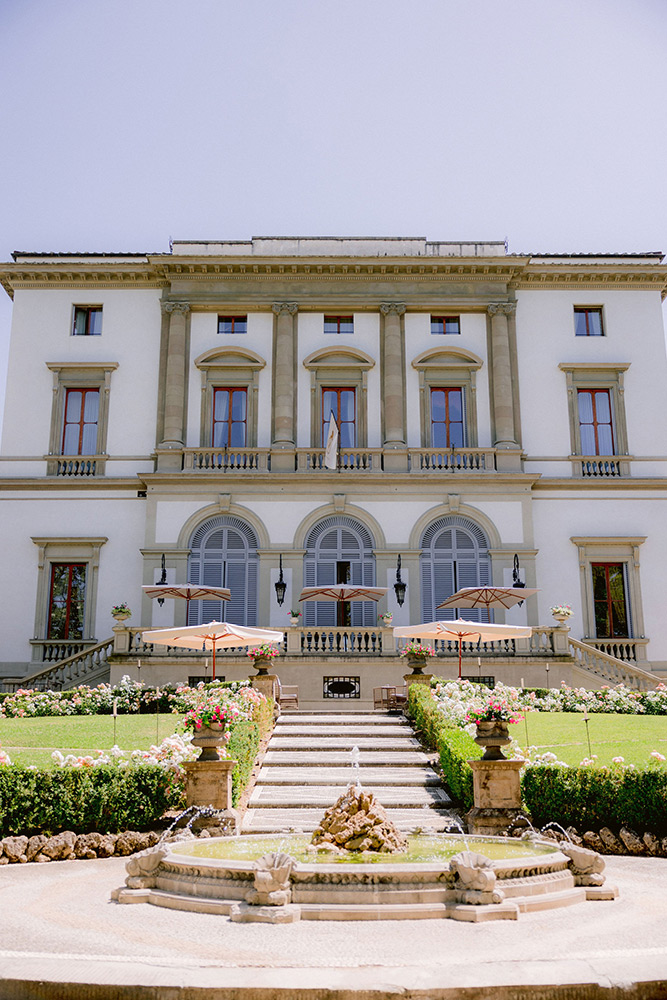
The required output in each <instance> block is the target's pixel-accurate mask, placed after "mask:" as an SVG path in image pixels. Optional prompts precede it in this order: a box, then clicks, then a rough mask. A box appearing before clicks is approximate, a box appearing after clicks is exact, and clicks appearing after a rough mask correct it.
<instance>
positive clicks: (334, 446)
mask: <svg viewBox="0 0 667 1000" xmlns="http://www.w3.org/2000/svg"><path fill="white" fill-rule="evenodd" d="M324 464H325V466H326V468H327V469H337V468H338V424H337V423H336V418H335V417H334V415H333V410H332V412H331V419H330V420H329V433H328V434H327V446H326V451H325V452H324Z"/></svg>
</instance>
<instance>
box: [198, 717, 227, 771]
mask: <svg viewBox="0 0 667 1000" xmlns="http://www.w3.org/2000/svg"><path fill="white" fill-rule="evenodd" d="M224 733H225V726H224V724H223V723H222V722H213V723H211V725H210V726H202V727H201V729H196V730H195V734H194V736H193V737H192V745H193V746H195V747H201V748H202V751H201V753H200V755H199V757H198V758H197V760H196V762H195V763H197V764H199V763H200V762H202V761H207V760H220V757H219V756H218V747H219V746H222V744H223V743H224V742H225V736H224Z"/></svg>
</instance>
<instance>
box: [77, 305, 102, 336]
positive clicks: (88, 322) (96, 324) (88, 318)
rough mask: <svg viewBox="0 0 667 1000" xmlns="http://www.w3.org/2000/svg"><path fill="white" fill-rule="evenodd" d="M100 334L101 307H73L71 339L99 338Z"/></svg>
mask: <svg viewBox="0 0 667 1000" xmlns="http://www.w3.org/2000/svg"><path fill="white" fill-rule="evenodd" d="M101 333H102V306H74V325H73V327H72V336H73V337H99V336H100V334H101Z"/></svg>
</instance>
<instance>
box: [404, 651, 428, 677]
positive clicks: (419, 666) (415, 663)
mask: <svg viewBox="0 0 667 1000" xmlns="http://www.w3.org/2000/svg"><path fill="white" fill-rule="evenodd" d="M428 659H429V657H427V656H415V655H414V654H410V655H409V656H408V657H407V661H408V666H409V667H410V669H411V670H412V673H413V674H423V673H424V667H425V666H426V663H427V661H428Z"/></svg>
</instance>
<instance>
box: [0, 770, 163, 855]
mask: <svg viewBox="0 0 667 1000" xmlns="http://www.w3.org/2000/svg"><path fill="white" fill-rule="evenodd" d="M178 799H180V789H178V788H176V789H175V788H174V781H173V774H172V773H171V772H170V771H167V770H165V769H164V768H162V767H156V766H155V765H152V764H142V765H137V766H133V767H128V768H118V767H114V766H109V767H106V766H101V767H92V768H73V767H63V768H57V769H54V770H51V769H49V770H44V771H39V770H36V769H33V768H28V767H20V766H18V765H11V766H9V767H2V768H0V836H2V837H7V836H12V835H18V834H25V835H27V836H31V835H32V834H35V833H50V834H52V833H58V832H60V831H61V830H72V831H73V832H74V833H90V832H92V831H98V832H100V833H117V832H118V831H119V830H146V829H148V828H150V827H151V826H154V825H155V823H156V822H157V821H158V820H159V819H160V817H161V816H162V814H163V813H165V812H166V811H167V810H168V809H171V808H174V807H175V806H177V805H178V801H177V800H178Z"/></svg>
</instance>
